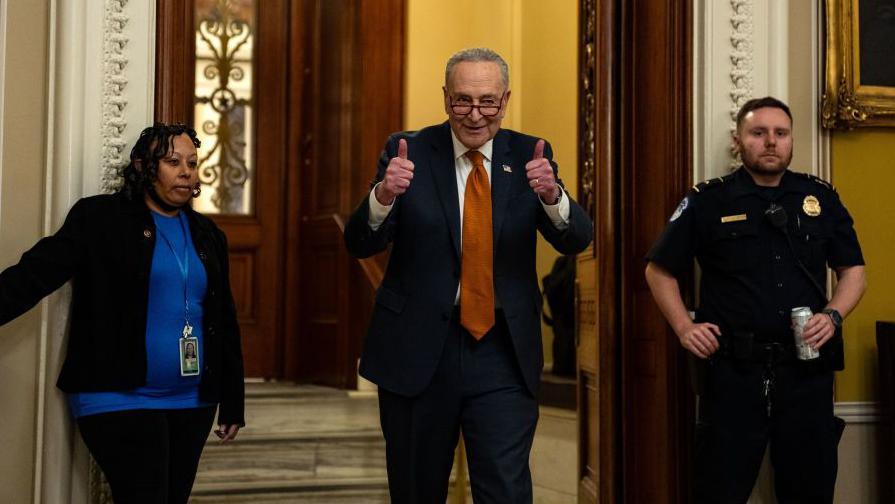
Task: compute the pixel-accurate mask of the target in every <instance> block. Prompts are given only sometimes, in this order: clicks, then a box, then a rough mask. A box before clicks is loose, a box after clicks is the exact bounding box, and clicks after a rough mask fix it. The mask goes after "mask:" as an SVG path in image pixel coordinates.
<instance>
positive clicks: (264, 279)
mask: <svg viewBox="0 0 895 504" xmlns="http://www.w3.org/2000/svg"><path fill="white" fill-rule="evenodd" d="M158 7H159V9H158V26H159V30H158V48H157V62H158V63H157V66H158V74H157V75H158V80H157V82H158V83H157V86H156V89H157V93H156V97H157V98H156V118H157V119H158V120H162V121H166V122H183V123H186V124H192V125H194V127H195V128H196V130H197V131H198V132H199V135H200V139H202V141H203V145H202V146H201V148H200V149H199V159H200V167H199V170H200V180H201V181H202V183H203V184H202V191H203V195H202V196H200V198H198V199H197V200H196V201H195V202H194V207H196V208H197V210H199V211H200V212H202V213H204V214H206V215H208V216H210V217H211V218H212V219H213V220H214V221H215V222H216V223H217V225H218V226H220V228H221V229H222V230H223V231H224V233H225V234H226V235H227V238H228V240H229V245H230V280H231V284H232V285H231V287H232V291H233V296H234V299H235V302H236V307H237V315H238V318H239V324H240V329H241V330H242V341H243V353H244V359H245V372H246V376H247V377H261V378H276V377H279V376H281V375H282V372H283V361H284V359H283V355H282V348H283V344H282V338H283V334H282V322H281V321H282V317H281V307H282V290H283V282H282V274H281V268H282V261H283V239H284V225H283V213H284V206H285V186H284V180H285V144H286V142H285V140H286V113H285V110H286V84H287V74H286V73H285V72H283V69H284V68H286V67H287V64H288V60H287V54H288V53H287V51H286V50H285V48H286V47H287V41H288V15H287V14H288V11H289V5H288V2H287V1H285V0H265V1H264V2H261V1H259V0H248V1H242V2H229V1H226V0H196V1H194V2H180V1H175V0H159V4H158Z"/></svg>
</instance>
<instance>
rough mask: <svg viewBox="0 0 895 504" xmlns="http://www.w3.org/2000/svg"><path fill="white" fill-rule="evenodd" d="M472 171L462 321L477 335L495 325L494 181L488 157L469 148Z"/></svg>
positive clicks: (463, 260)
mask: <svg viewBox="0 0 895 504" xmlns="http://www.w3.org/2000/svg"><path fill="white" fill-rule="evenodd" d="M466 157H467V158H469V160H470V161H472V171H471V172H469V177H467V179H466V193H465V196H464V201H463V247H462V251H461V254H462V258H461V261H460V325H462V326H463V327H465V328H466V330H467V331H469V333H470V334H472V336H473V337H474V338H475V339H477V340H478V339H481V338H482V336H484V335H485V334H486V333H487V332H488V331H489V330H490V329H491V328H492V327H494V246H493V231H492V227H491V184H490V183H489V182H488V172H487V171H485V164H484V163H483V162H482V161H483V160H484V158H485V156H484V155H482V153H481V152H479V151H468V152H466Z"/></svg>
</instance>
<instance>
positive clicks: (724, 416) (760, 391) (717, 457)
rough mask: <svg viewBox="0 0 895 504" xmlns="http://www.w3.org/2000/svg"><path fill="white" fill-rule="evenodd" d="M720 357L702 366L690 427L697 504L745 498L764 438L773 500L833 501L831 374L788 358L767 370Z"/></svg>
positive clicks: (836, 428) (785, 503)
mask: <svg viewBox="0 0 895 504" xmlns="http://www.w3.org/2000/svg"><path fill="white" fill-rule="evenodd" d="M772 369H773V376H774V385H773V388H771V389H770V391H769V395H770V398H771V414H770V416H768V410H767V400H766V399H765V394H764V378H765V376H766V370H765V366H764V365H763V364H760V363H748V364H741V363H735V362H733V361H732V360H730V359H727V358H720V359H716V360H713V361H712V362H711V364H710V365H709V371H708V375H707V382H706V389H705V393H704V394H703V395H702V396H701V397H700V421H699V423H698V424H697V430H696V443H697V445H696V467H695V469H696V481H695V489H694V490H695V496H696V502H699V503H713V504H719V503H724V504H726V503H745V502H746V500H747V499H748V498H749V495H750V493H751V492H752V488H753V486H754V485H755V480H756V478H757V477H758V471H759V469H760V468H761V462H762V458H763V457H764V453H765V449H766V447H767V445H768V442H770V446H771V463H772V465H773V468H774V491H775V493H776V495H777V500H778V502H779V503H780V504H790V503H807V502H810V503H812V504H814V503H818V504H820V503H832V502H833V489H834V486H835V483H836V472H837V446H838V443H839V435H840V433H841V427H840V425H839V423H838V422H839V421H838V419H836V418H835V417H834V416H833V372H832V371H828V370H821V369H820V368H819V367H818V366H815V365H812V364H810V363H804V362H799V361H792V362H789V363H784V364H778V365H775V366H773V367H772Z"/></svg>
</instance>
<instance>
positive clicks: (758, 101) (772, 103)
mask: <svg viewBox="0 0 895 504" xmlns="http://www.w3.org/2000/svg"><path fill="white" fill-rule="evenodd" d="M768 107H770V108H776V109H780V110H782V111H784V112H786V115H787V116H788V117H789V121H790V122H792V112H790V111H789V106H788V105H787V104H785V103H783V102H782V101H780V100H778V99H776V98H774V97H773V96H765V97H764V98H753V99H751V100H749V101H747V102H746V103H744V104H743V106H742V107H740V111H739V112H737V130H739V129H740V126H742V125H743V120H744V119H745V118H746V114H748V113H749V112H752V111H753V110H758V109H760V108H768Z"/></svg>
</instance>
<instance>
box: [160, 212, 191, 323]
mask: <svg viewBox="0 0 895 504" xmlns="http://www.w3.org/2000/svg"><path fill="white" fill-rule="evenodd" d="M183 220H184V216H183V210H181V211H180V212H179V213H178V215H177V222H179V223H180V231H181V232H182V233H183V260H182V261H181V260H180V256H179V255H177V251H176V250H174V244H173V243H171V240H169V239H168V237H167V236H165V233H163V232H162V230H161V228H159V229H158V235H159V236H161V237H162V239H163V240H165V243H167V244H168V248H169V249H171V254H172V255H174V260H176V261H177V268H178V269H180V276H181V278H183V306H184V307H183V320H184V334H183V335H184V337H187V336H188V334H191V333H192V329H193V328H192V326H190V300H189V298H188V297H187V281H188V279H189V276H190V253H189V243H188V241H187V234H186V227H185V226H184V224H183Z"/></svg>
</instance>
